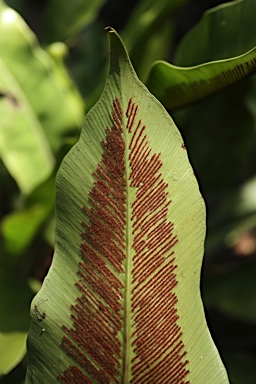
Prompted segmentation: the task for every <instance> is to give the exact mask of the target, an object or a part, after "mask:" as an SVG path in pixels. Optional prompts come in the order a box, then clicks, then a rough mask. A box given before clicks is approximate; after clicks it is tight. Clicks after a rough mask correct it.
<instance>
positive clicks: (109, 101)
mask: <svg viewBox="0 0 256 384" xmlns="http://www.w3.org/2000/svg"><path fill="white" fill-rule="evenodd" d="M108 34H109V39H110V48H111V60H110V72H109V76H108V79H107V83H106V86H105V90H104V92H103V95H102V97H101V98H100V100H99V102H98V103H97V104H96V105H95V107H94V108H93V109H92V110H91V111H90V113H89V114H88V116H87V118H86V121H85V125H84V128H83V130H82V134H81V138H80V140H79V142H78V144H77V145H76V146H75V147H74V148H73V149H72V150H71V152H70V153H69V154H68V155H67V157H66V158H65V160H64V162H63V164H62V166H61V168H60V171H59V175H58V181H57V229H56V251H55V256H54V261H53V265H52V267H51V270H50V272H49V274H48V276H47V278H46V279H45V282H44V284H43V287H42V289H41V291H40V292H39V294H38V295H37V297H36V298H35V299H34V302H33V304H32V307H33V305H34V306H36V308H38V305H39V303H40V302H41V303H43V304H42V305H44V308H43V309H42V310H44V314H45V316H44V318H43V319H42V321H40V324H39V322H38V319H36V316H35V313H33V314H34V317H33V318H32V327H31V330H30V337H29V343H28V345H29V368H28V374H27V383H33V382H35V383H36V382H45V383H51V382H52V383H53V382H62V383H70V384H71V383H92V384H94V383H95V384H96V383H124V384H126V383H134V384H139V383H141V384H142V383H145V384H146V383H152V384H154V383H155V384H158V383H159V384H160V383H163V384H164V383H166V384H167V383H173V384H185V383H187V384H189V383H196V384H198V383H202V384H205V383H216V384H219V383H228V379H227V376H226V372H225V369H224V367H223V365H222V362H221V360H220V358H219V356H218V352H217V350H216V348H215V346H214V344H213V342H212V340H211V337H210V334H209V331H208V329H207V325H206V322H205V317H204V312H203V307H202V303H201V298H200V291H199V279H200V268H201V262H202V256H203V244H204V236H205V208H204V202H203V199H202V197H201V195H200V192H199V190H198V185H197V182H196V179H195V176H194V174H193V170H192V168H191V166H190V164H189V161H188V158H187V153H186V148H185V145H184V143H183V141H182V138H181V136H180V134H179V132H178V130H177V128H176V127H175V125H174V123H173V121H172V120H171V118H170V117H169V115H168V114H167V112H166V111H165V110H164V108H163V107H162V106H161V105H160V103H158V101H157V100H156V99H154V97H153V96H152V95H150V93H149V92H148V91H147V89H146V88H145V87H144V86H143V85H142V84H141V83H140V82H139V80H138V78H137V77H136V75H135V73H134V71H133V69H132V67H131V64H130V61H129V58H128V55H127V52H126V50H125V48H124V46H123V44H122V42H121V40H120V38H119V36H118V35H117V34H116V32H115V31H114V30H112V29H109V30H108ZM32 312H33V311H32ZM41 323H43V325H41ZM42 326H44V332H43V334H42V331H40V327H42ZM39 378H41V381H40V380H39ZM35 380H39V381H35ZM54 380H55V381H54Z"/></svg>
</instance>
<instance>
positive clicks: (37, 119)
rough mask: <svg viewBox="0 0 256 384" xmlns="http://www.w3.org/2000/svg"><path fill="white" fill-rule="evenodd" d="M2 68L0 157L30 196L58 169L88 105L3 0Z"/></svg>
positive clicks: (0, 26)
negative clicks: (57, 163)
mask: <svg viewBox="0 0 256 384" xmlns="http://www.w3.org/2000/svg"><path fill="white" fill-rule="evenodd" d="M0 68H1V76H0V96H1V98H0V109H1V116H2V119H1V123H0V124H1V130H0V132H1V140H0V153H1V157H2V159H3V161H4V163H5V165H6V167H7V168H8V170H9V172H10V173H11V174H12V176H13V177H14V178H15V180H16V182H17V183H18V185H19V187H20V189H21V190H22V192H24V193H29V192H30V191H32V190H33V188H34V187H35V186H36V185H38V184H40V183H41V182H42V181H43V180H44V179H46V177H47V176H48V175H49V174H50V173H51V171H52V170H53V166H54V154H56V153H57V151H58V150H59V149H60V147H61V145H62V141H63V139H65V137H66V136H74V135H77V133H78V131H79V126H80V124H81V121H82V117H83V105H82V102H81V99H80V97H79V96H78V94H77V93H75V92H74V91H73V89H72V87H71V86H70V85H68V84H67V83H65V82H64V81H63V75H60V72H59V69H58V67H57V66H56V65H55V64H54V61H53V60H52V59H51V58H50V57H49V55H48V54H47V53H46V52H45V51H43V50H42V49H41V48H40V47H39V46H38V44H37V41H36V39H35V36H34V35H33V33H32V32H31V31H30V30H29V28H28V27H27V25H26V24H25V23H24V21H23V20H22V19H21V17H20V16H19V15H18V14H17V13H16V12H15V11H14V10H12V9H10V8H8V7H6V6H4V4H3V2H2V1H1V2H0ZM61 76H62V77H61Z"/></svg>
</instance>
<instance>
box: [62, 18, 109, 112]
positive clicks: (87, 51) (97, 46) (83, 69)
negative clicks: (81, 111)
mask: <svg viewBox="0 0 256 384" xmlns="http://www.w3.org/2000/svg"><path fill="white" fill-rule="evenodd" d="M107 59H108V50H107V43H106V33H105V31H104V28H103V27H102V25H101V23H99V21H97V22H93V23H91V24H90V25H89V26H88V27H86V28H85V29H83V30H82V31H81V32H80V33H79V35H77V37H76V41H75V42H74V43H73V45H72V49H71V50H70V55H69V57H68V58H67V65H68V67H69V70H70V72H71V73H72V77H73V79H74V80H75V82H76V84H77V87H78V88H79V90H80V92H81V94H82V95H83V97H84V99H85V102H86V108H87V110H89V109H90V108H91V107H92V106H93V105H94V104H95V102H96V101H97V100H98V98H99V96H100V94H101V92H102V89H103V86H104V81H105V78H106V74H107Z"/></svg>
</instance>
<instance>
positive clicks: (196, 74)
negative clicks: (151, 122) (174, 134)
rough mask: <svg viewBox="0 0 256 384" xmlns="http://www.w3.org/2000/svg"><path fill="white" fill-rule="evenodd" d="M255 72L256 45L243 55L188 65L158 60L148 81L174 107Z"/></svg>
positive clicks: (195, 99) (162, 98)
mask: <svg viewBox="0 0 256 384" xmlns="http://www.w3.org/2000/svg"><path fill="white" fill-rule="evenodd" d="M255 72H256V48H254V49H252V50H251V51H249V52H246V53H245V54H243V55H241V56H237V57H233V58H230V59H227V60H219V61H212V62H209V63H205V64H201V65H198V66H194V67H188V68H187V67H177V66H175V65H172V64H169V63H167V62H164V61H158V62H156V63H154V65H153V66H152V68H151V71H150V73H149V77H148V80H147V83H146V84H147V86H148V88H149V90H150V91H151V92H152V93H153V94H154V95H155V96H156V97H157V98H158V99H159V100H160V101H161V102H162V103H163V104H164V105H165V106H166V107H167V108H168V109H170V110H172V109H175V108H181V107H184V106H186V105H188V104H191V103H195V102H196V101H199V100H202V99H204V98H206V97H208V96H210V95H213V94H215V93H217V92H220V91H221V90H223V89H225V88H227V87H229V86H231V85H233V84H236V83H237V82H239V81H241V80H242V79H244V78H246V77H248V76H250V75H252V74H254V73H255Z"/></svg>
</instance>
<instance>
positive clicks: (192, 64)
mask: <svg viewBox="0 0 256 384" xmlns="http://www.w3.org/2000/svg"><path fill="white" fill-rule="evenodd" d="M255 11H256V3H255V1H253V0H246V1H243V0H242V1H241V0H239V1H232V2H230V3H227V4H222V5H221V6H218V7H215V8H213V9H211V10H209V11H207V12H206V13H205V14H204V15H203V17H202V19H201V20H200V21H199V23H198V24H197V25H196V26H195V27H194V28H193V29H192V30H191V31H189V33H188V34H187V35H186V36H185V38H184V39H183V41H182V42H181V44H180V45H179V46H178V49H177V52H176V54H175V58H174V64H175V65H172V64H169V63H167V62H163V61H159V62H156V63H155V64H154V65H153V67H152V68H151V71H150V74H149V78H148V80H147V86H148V87H149V89H150V91H151V92H152V93H153V94H154V95H155V96H156V97H157V98H158V99H159V100H160V101H161V102H162V103H163V104H164V105H165V106H166V107H167V108H169V109H174V108H180V107H183V106H186V105H187V104H190V103H193V102H196V101H198V100H201V99H204V98H206V97H207V96H210V95H212V94H214V93H216V92H218V91H221V90H223V89H225V88H226V87H228V86H230V85H232V84H235V83H236V82H238V81H240V80H241V79H243V78H245V77H247V76H249V75H251V74H253V73H255V71H256V48H255V47H256V37H255V36H256V27H255V21H254V14H255ZM238 25H240V26H241V25H242V26H243V27H242V28H238V27H237V26H238Z"/></svg>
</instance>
